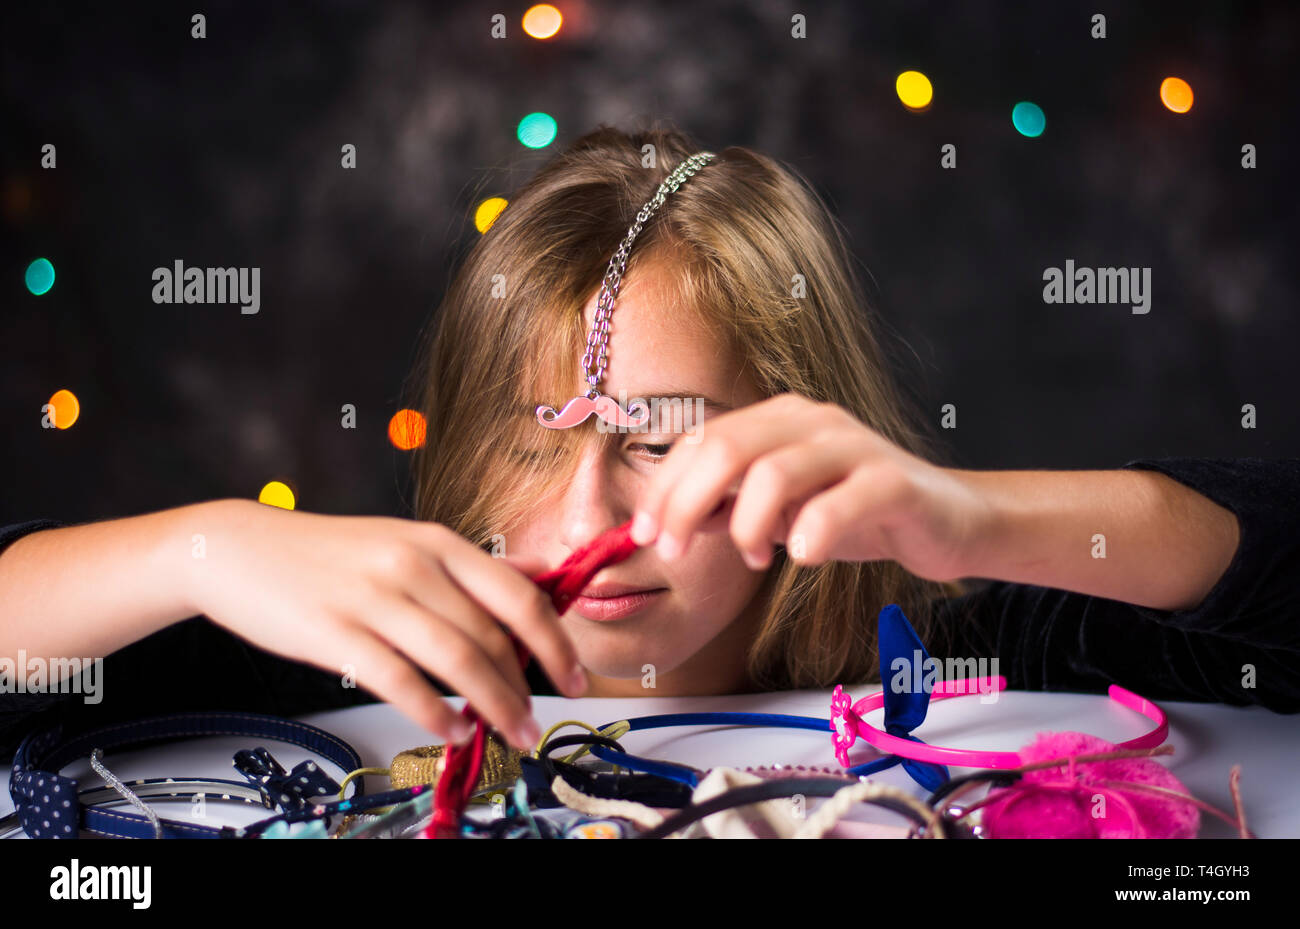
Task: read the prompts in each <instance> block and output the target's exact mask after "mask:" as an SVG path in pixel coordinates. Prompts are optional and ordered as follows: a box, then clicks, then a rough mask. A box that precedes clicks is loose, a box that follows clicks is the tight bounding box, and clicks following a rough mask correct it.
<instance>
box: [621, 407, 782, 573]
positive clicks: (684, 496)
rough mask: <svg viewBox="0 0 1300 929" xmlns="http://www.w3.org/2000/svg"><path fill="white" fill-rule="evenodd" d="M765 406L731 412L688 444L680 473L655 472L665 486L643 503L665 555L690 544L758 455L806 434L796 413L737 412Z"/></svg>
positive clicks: (658, 484) (752, 410) (756, 409)
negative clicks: (723, 421)
mask: <svg viewBox="0 0 1300 929" xmlns="http://www.w3.org/2000/svg"><path fill="white" fill-rule="evenodd" d="M764 402H765V403H766V402H768V401H764ZM761 406H763V404H756V405H755V406H753V407H746V408H744V409H743V410H736V411H733V413H728V414H727V416H736V418H735V419H732V420H731V421H730V422H729V423H727V424H726V425H725V426H724V425H722V424H721V423H719V425H715V426H713V427H712V428H711V429H710V430H709V431H708V432H707V433H706V435H705V437H704V440H703V441H701V442H700V444H699V445H697V446H694V447H693V448H690V449H689V451H690V452H691V455H690V457H689V461H688V460H687V456H685V455H683V456H682V459H680V461H681V463H680V464H679V465H678V467H677V473H676V474H669V475H668V476H667V477H666V478H664V479H663V481H662V482H661V481H660V475H659V474H658V473H657V472H656V474H655V475H654V478H653V481H654V483H655V484H656V485H657V486H658V487H667V490H656V492H657V493H659V494H660V496H659V497H658V502H657V504H656V501H655V499H654V498H653V497H652V498H651V499H650V500H649V501H648V502H647V503H646V504H645V505H646V506H648V507H649V509H648V510H647V511H646V512H647V513H648V515H649V516H650V518H651V519H653V520H655V522H657V524H658V526H659V541H658V543H657V545H658V551H659V555H660V557H661V558H664V559H667V560H672V559H673V558H676V557H677V556H678V555H679V554H681V552H682V551H684V550H685V549H686V547H687V545H689V544H690V538H691V535H692V534H693V533H694V532H695V531H696V530H697V529H698V528H699V525H700V523H702V522H703V521H704V520H705V519H707V518H708V517H709V515H710V514H711V513H712V512H713V510H714V509H715V508H716V507H717V506H718V505H719V504H720V503H722V502H723V501H724V500H725V499H726V497H727V495H728V493H729V492H730V491H731V490H732V489H733V487H734V486H735V485H737V484H739V482H740V478H741V476H742V475H743V474H744V473H745V470H746V469H747V468H748V467H749V465H750V463H751V462H753V461H754V459H756V458H758V457H759V456H760V455H763V454H766V453H767V452H770V451H772V450H774V449H776V448H779V447H780V446H782V445H785V444H787V443H789V442H793V441H796V440H798V439H800V438H802V437H804V436H805V435H806V434H807V430H808V424H807V423H806V422H805V421H804V420H803V419H801V418H800V417H798V416H793V415H774V411H768V412H769V415H753V416H749V417H744V418H742V417H739V416H737V415H736V414H739V413H755V414H758V413H762V412H763V411H761V410H760V409H759V407H761ZM719 419H720V420H721V417H719ZM673 451H674V452H675V451H676V448H674V449H673ZM670 454H671V453H670ZM656 506H657V509H656V508H655V507H656Z"/></svg>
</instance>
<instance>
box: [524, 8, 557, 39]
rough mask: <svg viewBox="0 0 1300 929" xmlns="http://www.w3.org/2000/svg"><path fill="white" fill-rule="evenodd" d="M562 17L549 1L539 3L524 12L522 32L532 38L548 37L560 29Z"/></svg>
mask: <svg viewBox="0 0 1300 929" xmlns="http://www.w3.org/2000/svg"><path fill="white" fill-rule="evenodd" d="M563 22H564V17H563V16H561V15H560V11H559V10H557V9H556V8H555V7H553V6H551V5H550V4H549V3H539V4H537V6H534V7H530V8H529V10H528V12H527V13H525V14H524V32H526V33H528V34H529V35H530V36H532V37H533V38H534V39H549V38H550V37H551V36H553V35H555V34H556V33H557V32H559V31H560V24H561V23H563Z"/></svg>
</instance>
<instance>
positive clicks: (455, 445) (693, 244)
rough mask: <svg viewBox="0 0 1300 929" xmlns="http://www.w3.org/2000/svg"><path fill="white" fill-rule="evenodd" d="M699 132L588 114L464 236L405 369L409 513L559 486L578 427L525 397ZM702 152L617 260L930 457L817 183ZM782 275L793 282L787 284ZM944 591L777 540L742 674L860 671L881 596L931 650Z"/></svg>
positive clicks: (522, 508) (497, 513) (571, 342)
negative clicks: (597, 121) (795, 288)
mask: <svg viewBox="0 0 1300 929" xmlns="http://www.w3.org/2000/svg"><path fill="white" fill-rule="evenodd" d="M649 146H652V148H649ZM701 148H702V146H700V145H697V144H695V142H694V141H693V140H692V139H691V138H690V137H689V136H688V135H687V134H685V133H684V132H681V131H679V130H676V129H673V128H647V129H639V130H634V131H631V132H625V131H621V130H618V129H615V128H611V127H600V128H598V129H596V130H594V131H592V132H590V133H588V134H587V135H584V136H582V137H581V138H579V139H578V140H576V141H575V142H574V143H573V144H572V145H570V146H569V147H568V148H567V149H565V150H564V151H561V152H559V153H558V154H556V155H555V156H554V157H553V158H552V159H551V160H550V161H549V162H548V163H547V164H545V165H544V166H543V167H542V168H541V169H540V170H539V171H538V172H537V173H536V174H535V175H534V176H533V177H532V178H531V179H530V180H528V181H527V183H525V184H524V186H523V187H522V189H520V190H519V191H517V192H516V193H515V194H514V195H513V196H512V197H510V198H509V205H508V206H507V208H506V209H505V210H504V211H503V212H502V213H501V214H500V216H499V217H498V218H497V220H496V221H495V223H494V224H493V225H492V227H491V228H490V229H489V230H488V231H487V232H486V233H485V234H484V235H482V236H481V237H480V238H478V240H477V241H476V242H474V243H473V245H472V246H471V247H470V248H469V250H468V253H467V254H466V255H465V257H464V259H463V262H462V264H461V266H460V268H459V271H458V272H457V273H456V274H455V275H454V278H453V280H452V281H451V283H450V285H449V287H448V290H447V293H446V295H445V298H444V299H443V301H442V304H441V306H440V308H439V310H438V312H437V313H436V314H435V317H434V324H433V326H432V327H431V329H430V330H429V332H428V347H427V350H426V351H425V352H424V353H423V355H422V359H421V365H420V366H419V367H418V368H417V371H416V373H415V375H414V379H415V385H416V387H417V388H418V389H419V390H421V391H422V396H421V398H420V400H419V401H418V408H419V409H420V411H421V412H422V413H423V414H424V416H425V417H426V419H427V423H428V433H427V440H426V442H425V444H424V445H423V446H422V447H421V448H420V449H419V450H418V451H417V453H416V454H415V456H414V461H413V463H414V468H415V475H414V479H415V496H416V499H415V509H416V515H417V516H418V517H419V518H420V519H425V520H434V521H437V522H440V523H443V524H445V525H447V526H450V527H451V528H453V529H455V530H456V531H457V532H459V533H461V534H462V535H464V536H466V537H467V538H470V539H472V540H474V541H476V542H478V543H479V544H483V545H486V544H489V542H490V539H491V538H492V536H494V535H497V534H498V533H500V534H505V532H506V530H507V529H508V527H509V526H511V525H512V524H515V521H516V520H519V519H521V518H523V517H524V515H525V514H526V513H527V512H528V511H529V509H530V508H531V507H532V506H535V505H537V504H538V502H539V501H542V500H545V499H547V498H548V497H549V496H551V495H553V494H554V493H555V492H556V489H557V488H558V487H561V486H562V484H563V482H564V481H565V480H566V475H567V473H568V472H567V471H566V468H565V462H566V461H568V460H569V456H570V455H571V453H572V452H573V450H574V448H575V447H576V443H578V442H580V441H582V440H583V439H582V435H581V434H583V433H589V432H591V431H594V430H589V429H587V428H581V429H570V430H550V429H543V428H541V427H539V426H538V425H537V423H536V421H535V420H534V419H533V418H532V417H533V409H534V407H535V406H536V405H537V404H538V403H539V402H544V403H547V404H552V405H555V406H556V407H557V408H558V407H559V405H560V402H561V401H563V400H566V399H568V398H569V397H571V396H573V394H574V393H575V392H576V390H577V388H578V385H579V383H580V380H581V374H580V372H579V370H578V362H579V358H580V356H581V354H582V350H583V347H584V344H585V338H586V336H585V331H584V328H583V318H582V310H583V307H584V306H585V304H586V302H587V300H588V299H589V298H590V297H591V295H592V294H593V293H594V292H595V290H596V288H597V287H599V285H600V282H601V280H602V278H603V277H604V274H605V271H606V268H607V266H608V263H609V259H610V256H611V255H612V254H613V253H614V251H615V249H616V248H617V247H618V244H619V242H621V241H622V239H623V237H624V236H625V235H626V233H627V228H628V226H629V225H630V224H631V222H632V221H633V219H634V218H635V216H636V214H637V211H638V210H639V209H640V208H641V207H642V205H643V204H644V203H645V202H646V201H647V200H649V199H650V198H651V197H652V196H653V195H654V192H655V190H656V189H657V187H658V185H659V184H660V182H661V181H662V180H663V179H664V177H666V176H667V175H668V173H669V172H671V171H672V169H673V168H674V167H675V166H676V165H677V164H679V163H680V162H681V161H682V160H683V159H685V158H687V157H689V156H690V155H692V154H694V153H695V152H697V151H700V150H701ZM647 152H649V153H652V154H653V158H654V162H653V166H652V167H647V166H645V159H646V158H647ZM717 154H718V157H717V158H716V159H715V160H714V161H713V162H711V163H710V164H708V165H706V166H705V167H703V168H702V169H701V170H700V172H699V173H698V174H696V175H695V176H694V177H693V178H691V179H690V180H688V181H687V182H686V183H685V184H683V185H682V187H681V188H680V189H679V190H678V191H676V192H675V193H673V194H671V195H669V197H668V198H667V200H666V201H665V202H664V205H663V206H662V207H660V209H659V211H658V213H657V214H656V215H655V216H654V217H653V218H652V219H651V220H650V221H649V222H648V223H647V224H646V226H645V228H644V230H643V231H642V232H641V234H640V236H638V238H637V241H636V244H635V245H634V246H633V248H632V251H631V257H630V259H629V262H628V271H627V272H626V275H630V274H631V273H632V271H633V269H634V268H635V267H637V266H640V265H641V264H642V263H644V262H648V261H654V260H663V261H667V262H669V265H670V267H671V269H672V274H671V275H668V277H669V278H670V280H671V281H672V282H673V283H672V286H674V287H675V288H676V289H677V293H676V294H675V296H677V297H679V298H680V299H678V300H677V301H676V306H678V307H680V308H682V309H689V310H690V311H692V312H694V313H695V314H697V315H698V317H699V318H700V320H702V321H703V322H704V323H705V324H706V325H707V326H708V327H710V329H711V331H713V332H715V333H717V334H718V336H719V337H720V338H722V339H724V340H725V342H726V344H729V345H730V346H731V347H732V348H733V350H734V351H735V352H736V353H737V357H739V358H740V359H741V360H742V362H743V364H744V365H745V368H746V369H747V371H748V373H749V374H750V375H751V376H752V378H753V380H754V382H755V383H756V384H757V385H758V386H759V388H760V389H761V390H762V391H763V394H764V395H765V396H770V395H773V394H777V393H782V392H786V391H793V392H796V393H799V394H803V395H805V396H807V397H809V398H811V399H813V400H819V401H829V402H832V403H836V404H838V405H840V406H842V407H844V408H845V409H846V410H848V411H849V412H851V413H852V414H853V415H854V416H856V417H857V418H858V419H859V420H861V421H862V422H864V423H866V424H867V425H868V426H870V427H871V428H872V429H874V430H875V431H876V432H878V433H880V434H881V435H882V436H884V437H885V438H886V439H888V440H889V441H891V442H893V443H894V444H896V445H898V446H899V447H901V448H903V449H905V450H907V451H909V452H912V453H913V454H917V455H920V456H922V457H924V458H926V459H927V460H930V461H935V460H936V458H937V456H938V454H939V443H938V442H937V441H935V439H934V438H933V436H932V435H930V434H927V433H926V432H925V430H924V429H923V428H922V427H921V426H920V425H919V424H920V423H923V422H925V420H924V419H923V418H922V417H919V416H917V415H916V413H915V411H914V408H913V407H912V406H910V404H909V402H908V401H907V400H905V398H904V397H903V395H902V394H901V392H900V390H899V389H898V388H897V386H896V385H895V383H894V381H893V380H892V378H891V375H890V373H889V371H888V369H887V366H886V364H885V357H884V354H883V353H882V350H881V346H880V343H879V341H878V339H877V334H876V331H875V330H876V328H881V329H882V330H883V324H882V323H880V321H879V319H878V318H877V317H876V316H875V314H874V311H873V310H871V309H870V308H869V307H868V305H867V303H866V300H865V298H864V294H863V290H862V287H861V282H860V280H859V278H858V276H857V274H856V272H855V269H854V262H853V259H852V257H851V254H850V252H849V249H848V247H847V244H846V241H845V236H844V234H843V232H842V231H841V229H840V227H839V226H838V224H837V222H836V221H835V219H834V218H833V216H832V215H831V213H830V211H829V210H828V209H827V207H826V205H825V203H824V202H823V201H822V199H821V198H820V197H819V196H818V194H817V193H816V192H815V190H814V188H813V187H812V185H811V184H809V183H808V182H807V181H806V180H805V179H804V178H803V177H802V175H800V174H799V173H798V172H797V171H796V170H794V169H792V168H790V167H788V166H786V165H783V164H781V163H778V162H777V161H775V160H773V159H771V158H769V157H767V156H765V155H762V154H760V153H758V152H755V151H753V150H751V149H748V148H742V147H738V146H732V147H728V148H725V149H723V150H721V151H719V152H718V153H717ZM626 275H625V276H626ZM795 275H801V276H802V280H803V281H804V282H806V293H804V294H802V295H800V296H792V281H793V280H794V279H795V278H794V276H795ZM615 319H617V308H616V309H615ZM614 325H615V328H616V327H617V322H615V324H614ZM615 351H616V347H615V345H614V342H613V341H611V343H610V352H611V355H612V354H613V353H614V352H615ZM505 410H508V411H510V413H511V418H510V421H509V425H508V426H507V427H502V425H501V420H500V416H501V412H502V411H505ZM505 462H508V463H512V465H513V466H502V463H505ZM960 592H961V588H960V586H959V585H952V584H947V585H945V584H939V583H936V582H933V581H928V580H924V579H922V578H918V577H916V576H914V575H912V574H910V573H909V572H907V571H906V570H904V569H903V568H902V567H901V566H899V565H898V564H896V563H894V562H887V561H882V562H867V563H848V562H831V563H827V564H823V565H817V566H800V565H796V564H795V563H794V562H792V561H791V560H789V559H788V558H787V557H786V556H785V553H784V551H783V550H782V549H780V548H778V550H777V555H776V557H775V558H774V559H773V563H772V565H771V567H770V568H769V569H768V572H767V577H766V578H765V580H764V583H763V585H762V587H761V589H760V590H759V593H758V595H757V596H759V597H762V598H764V599H765V602H766V607H765V610H764V615H763V616H762V619H761V623H760V626H759V631H758V633H757V635H756V637H755V639H754V641H753V642H752V644H751V646H750V649H749V654H748V658H747V663H748V668H749V677H750V680H751V682H752V684H753V686H754V687H756V688H759V689H765V690H783V689H801V688H821V687H829V686H831V685H833V684H835V683H838V682H843V683H867V682H876V681H879V678H880V675H879V667H878V662H879V658H878V656H877V652H876V616H877V614H878V613H879V611H880V609H881V608H882V607H883V606H885V605H886V604H889V603H897V604H898V605H899V606H900V607H902V609H903V611H904V612H905V613H906V614H907V616H908V618H909V619H910V620H911V621H912V624H913V626H914V627H915V628H916V630H917V633H918V634H919V635H920V637H921V639H922V641H924V642H926V643H927V645H928V646H929V647H930V650H931V652H932V653H934V654H938V655H942V654H945V652H944V648H945V647H946V644H947V638H946V632H947V631H946V630H942V629H936V628H934V624H933V622H932V616H931V611H930V609H929V601H930V600H931V599H932V598H935V597H939V596H945V595H951V594H954V593H960ZM941 634H942V635H944V636H945V637H944V638H942V639H940V638H936V636H939V635H941Z"/></svg>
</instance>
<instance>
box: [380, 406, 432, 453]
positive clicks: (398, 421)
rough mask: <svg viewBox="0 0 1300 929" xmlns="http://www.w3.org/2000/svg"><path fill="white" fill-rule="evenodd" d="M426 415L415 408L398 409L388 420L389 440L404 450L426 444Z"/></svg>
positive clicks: (407, 450)
mask: <svg viewBox="0 0 1300 929" xmlns="http://www.w3.org/2000/svg"><path fill="white" fill-rule="evenodd" d="M425 428H426V426H425V422H424V417H423V416H421V415H420V414H419V413H417V412H416V411H415V410H398V411H397V412H396V413H394V414H393V418H392V419H390V420H389V421H388V441H390V442H392V443H393V445H394V446H396V447H397V448H400V449H401V450H402V451H404V452H409V451H410V450H411V449H413V448H419V447H420V446H421V445H423V444H424V432H425Z"/></svg>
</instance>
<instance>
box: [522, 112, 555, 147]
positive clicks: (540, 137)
mask: <svg viewBox="0 0 1300 929" xmlns="http://www.w3.org/2000/svg"><path fill="white" fill-rule="evenodd" d="M555 134H556V124H555V120H554V119H553V118H552V117H551V116H549V115H547V114H546V113H529V114H528V115H527V116H525V117H524V118H523V119H521V120H519V128H518V129H516V130H515V135H516V136H518V138H519V141H520V143H522V144H523V145H527V146H528V147H529V148H545V147H546V146H548V145H550V144H551V143H552V142H554V141H555Z"/></svg>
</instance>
